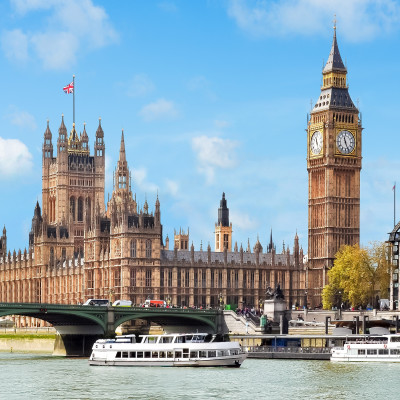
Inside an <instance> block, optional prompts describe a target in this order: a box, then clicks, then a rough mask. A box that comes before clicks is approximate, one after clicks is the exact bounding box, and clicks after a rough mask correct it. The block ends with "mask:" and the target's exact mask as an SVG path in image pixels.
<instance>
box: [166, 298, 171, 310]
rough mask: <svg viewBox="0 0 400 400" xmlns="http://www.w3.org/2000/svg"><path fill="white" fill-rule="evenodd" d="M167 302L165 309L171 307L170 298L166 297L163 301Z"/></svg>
mask: <svg viewBox="0 0 400 400" xmlns="http://www.w3.org/2000/svg"><path fill="white" fill-rule="evenodd" d="M165 300H166V301H167V307H168V308H169V307H171V301H172V300H171V296H167V298H166V299H165Z"/></svg>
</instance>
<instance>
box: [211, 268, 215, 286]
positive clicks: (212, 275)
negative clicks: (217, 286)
mask: <svg viewBox="0 0 400 400" xmlns="http://www.w3.org/2000/svg"><path fill="white" fill-rule="evenodd" d="M214 275H215V271H211V287H212V288H213V287H214V283H215V281H214Z"/></svg>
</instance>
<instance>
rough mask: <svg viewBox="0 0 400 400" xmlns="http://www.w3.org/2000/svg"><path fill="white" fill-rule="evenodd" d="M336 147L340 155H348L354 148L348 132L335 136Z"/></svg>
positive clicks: (351, 137) (354, 142)
mask: <svg viewBox="0 0 400 400" xmlns="http://www.w3.org/2000/svg"><path fill="white" fill-rule="evenodd" d="M336 146H337V148H338V150H339V152H340V153H342V154H350V153H351V152H352V151H353V150H354V148H355V147H356V141H355V139H354V136H353V134H352V133H351V132H349V131H345V130H343V131H340V132H339V133H338V135H337V136H336Z"/></svg>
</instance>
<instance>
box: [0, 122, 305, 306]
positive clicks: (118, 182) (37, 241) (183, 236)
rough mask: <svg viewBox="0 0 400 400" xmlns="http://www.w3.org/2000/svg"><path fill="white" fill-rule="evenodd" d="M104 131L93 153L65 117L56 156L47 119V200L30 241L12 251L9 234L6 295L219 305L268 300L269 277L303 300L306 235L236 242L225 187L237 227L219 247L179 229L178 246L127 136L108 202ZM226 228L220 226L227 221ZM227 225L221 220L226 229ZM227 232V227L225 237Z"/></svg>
mask: <svg viewBox="0 0 400 400" xmlns="http://www.w3.org/2000/svg"><path fill="white" fill-rule="evenodd" d="M104 156H105V143H104V132H103V130H102V128H101V124H100V121H99V126H98V129H97V131H96V140H95V146H94V155H93V156H91V155H90V151H89V145H88V136H87V133H86V129H85V127H84V129H83V132H82V134H81V135H78V134H77V132H76V130H75V126H73V128H72V130H71V133H70V136H69V139H67V131H66V128H65V125H64V121H63V120H62V122H61V126H60V128H59V135H58V140H57V157H54V156H53V145H52V134H51V131H50V128H49V124H48V125H47V129H46V131H45V134H44V144H43V183H42V185H43V188H42V209H41V207H40V205H39V203H37V204H36V206H35V209H34V216H33V219H32V230H31V233H30V235H29V249H28V250H24V251H23V252H21V250H19V251H18V252H16V251H14V252H13V253H11V252H10V251H8V253H7V236H6V230H5V228H4V230H3V236H2V237H1V239H0V301H1V302H42V303H61V304H76V303H81V302H84V301H86V300H87V299H89V298H107V299H110V300H115V299H127V300H128V299H129V300H131V301H132V302H133V304H140V303H143V302H144V301H145V300H146V299H147V298H149V297H152V298H154V299H164V300H166V301H167V302H168V303H169V304H171V305H177V306H188V307H191V306H197V307H215V306H221V305H222V304H231V305H233V306H235V307H236V306H238V307H260V305H261V304H262V303H263V301H264V299H265V291H266V288H267V287H268V286H271V287H274V286H276V285H277V284H278V283H279V284H280V286H281V289H282V291H283V293H284V295H285V301H286V306H287V307H291V306H292V305H299V306H301V305H303V304H304V298H305V268H304V265H303V250H302V249H301V248H300V246H299V238H298V236H297V234H296V236H295V238H294V246H293V252H290V250H289V248H288V247H287V248H286V249H285V248H284V249H283V251H282V253H281V254H277V253H276V247H275V245H274V244H273V242H272V232H271V238H270V243H269V245H268V250H267V252H266V253H263V247H262V245H261V243H260V242H259V240H257V243H256V244H255V246H254V247H253V249H251V248H250V243H248V246H247V249H246V250H243V247H242V246H240V249H239V248H238V245H237V243H236V244H235V246H234V250H233V251H231V246H232V224H231V223H229V210H228V208H227V203H226V200H225V195H223V198H222V200H221V204H220V205H221V207H220V209H219V214H218V224H216V231H215V232H216V234H223V235H228V238H227V240H225V241H219V247H218V248H217V249H216V251H211V247H210V245H208V247H207V249H206V250H204V251H203V249H202V246H201V247H200V250H198V251H195V250H194V246H193V244H192V245H191V247H190V248H188V247H189V246H188V243H189V229H188V231H187V233H185V232H182V230H180V231H179V234H176V235H175V238H174V249H173V250H169V249H168V247H169V239H168V237H167V238H166V244H165V245H164V243H163V227H162V224H161V207H160V201H159V199H158V196H157V199H156V202H155V207H154V211H152V212H150V211H149V206H148V203H147V200H146V201H145V202H144V205H143V208H142V209H140V210H139V209H138V206H137V203H136V195H135V196H133V194H132V188H131V179H130V172H129V168H128V164H127V161H126V154H125V143H124V134H123V132H122V136H121V146H120V153H119V160H118V163H117V167H116V169H115V174H114V188H113V193H112V196H111V199H109V201H108V202H107V205H105V203H104V182H105V168H104ZM218 227H219V228H218ZM217 228H218V229H217ZM222 238H224V236H222Z"/></svg>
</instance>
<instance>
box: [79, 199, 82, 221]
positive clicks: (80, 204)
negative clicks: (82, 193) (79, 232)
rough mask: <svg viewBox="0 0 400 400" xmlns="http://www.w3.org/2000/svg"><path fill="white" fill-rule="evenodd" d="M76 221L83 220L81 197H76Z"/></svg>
mask: <svg viewBox="0 0 400 400" xmlns="http://www.w3.org/2000/svg"><path fill="white" fill-rule="evenodd" d="M78 221H83V199H82V197H79V199H78Z"/></svg>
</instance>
